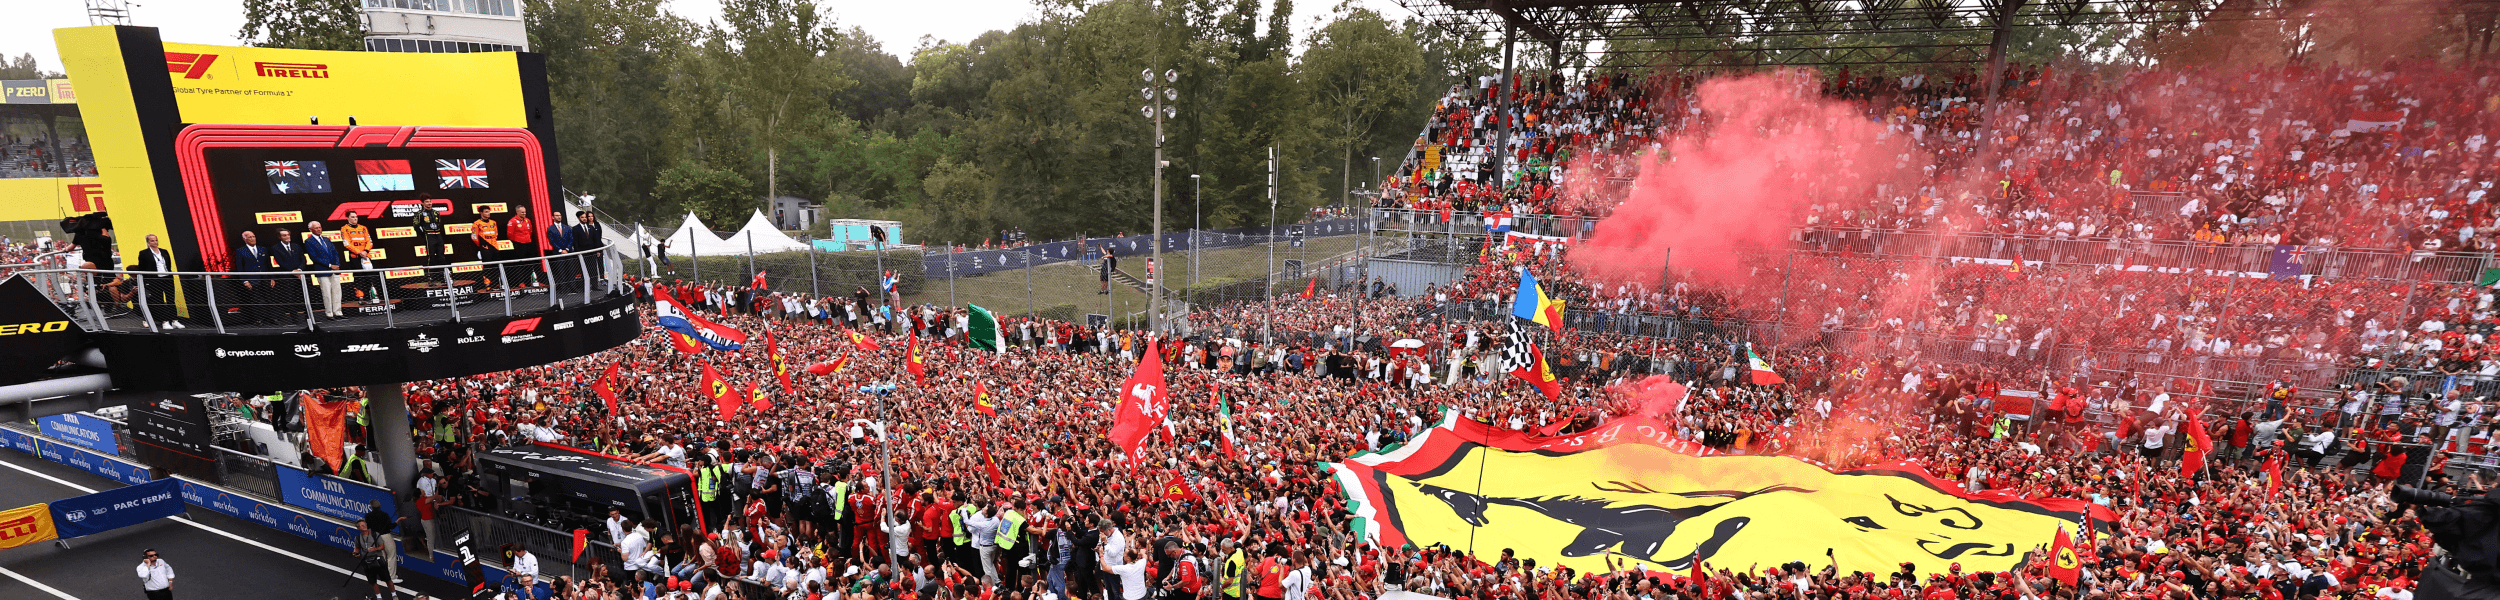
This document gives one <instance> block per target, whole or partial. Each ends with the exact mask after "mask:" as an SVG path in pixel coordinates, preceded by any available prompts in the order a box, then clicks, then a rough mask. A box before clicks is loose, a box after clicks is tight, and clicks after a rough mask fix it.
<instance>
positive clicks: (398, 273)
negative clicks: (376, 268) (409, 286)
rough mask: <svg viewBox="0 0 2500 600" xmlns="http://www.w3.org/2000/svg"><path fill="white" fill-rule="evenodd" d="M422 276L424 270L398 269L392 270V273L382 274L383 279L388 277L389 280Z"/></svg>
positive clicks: (384, 272)
mask: <svg viewBox="0 0 2500 600" xmlns="http://www.w3.org/2000/svg"><path fill="white" fill-rule="evenodd" d="M424 274H425V269H398V270H393V271H383V272H382V276H383V277H389V278H391V279H399V278H402V277H416V276H418V275H424Z"/></svg>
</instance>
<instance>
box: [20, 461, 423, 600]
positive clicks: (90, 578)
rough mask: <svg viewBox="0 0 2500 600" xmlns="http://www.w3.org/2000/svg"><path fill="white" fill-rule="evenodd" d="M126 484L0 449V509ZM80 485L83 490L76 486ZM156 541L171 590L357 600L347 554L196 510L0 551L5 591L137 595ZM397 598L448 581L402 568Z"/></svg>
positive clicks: (186, 595) (30, 599)
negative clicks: (147, 553)
mask: <svg viewBox="0 0 2500 600" xmlns="http://www.w3.org/2000/svg"><path fill="white" fill-rule="evenodd" d="M119 485H120V484H118V483H115V482H113V481H111V480H107V479H105V478H103V477H99V476H96V475H92V474H89V473H87V472H85V471H80V470H77V469H74V468H70V467H68V466H65V465H60V464H56V463H53V462H51V461H47V460H43V459H41V458H37V457H34V456H29V455H25V454H20V453H17V452H9V451H0V507H8V508H14V507H18V506H25V505H28V504H33V503H37V502H49V501H52V500H55V499H59V498H65V497H70V496H76V495H79V494H85V493H88V492H90V491H94V490H103V489H107V488H113V487H119ZM80 487H84V488H87V489H79V488H80ZM150 548H153V549H155V550H156V552H157V555H158V556H162V557H164V559H165V561H166V562H167V563H168V564H171V565H172V566H173V568H174V586H173V590H174V598H176V599H178V600H197V599H202V598H217V599H226V598H236V599H246V598H248V599H254V600H259V599H269V600H299V599H300V600H326V599H329V598H339V599H342V600H354V599H355V598H360V597H362V592H363V590H365V589H366V588H365V584H364V582H363V581H362V580H361V579H359V580H358V581H356V582H353V583H346V584H345V585H342V582H344V581H346V579H347V577H348V570H349V566H350V564H349V559H348V557H347V555H346V552H345V551H343V550H338V549H335V548H331V547H330V546H328V545H324V544H322V543H320V542H315V541H312V540H307V539H304V538H300V537H296V536H294V535H292V534H288V533H284V532H278V531H271V530H270V529H268V528H266V527H262V526H260V525H259V524H257V523H252V522H250V521H245V520H242V519H236V518H233V517H228V516H225V515H221V514H217V513H215V512H212V511H208V510H201V509H193V510H191V511H190V514H189V515H188V516H182V517H174V518H171V519H158V520H155V521H150V522H147V523H142V524H139V525H135V526H131V527H125V528H121V529H116V530H113V531H108V532H105V533H102V534H98V535H93V536H88V537H83V538H77V539H73V540H69V548H67V549H63V548H61V547H59V546H56V545H54V544H51V543H43V544H36V545H32V546H25V547H20V548H12V549H8V550H0V599H7V600H55V599H58V600H106V599H137V598H142V597H143V595H142V594H141V592H140V589H139V580H138V576H137V574H136V572H135V571H136V567H137V566H138V564H139V554H140V551H142V550H146V549H150ZM400 578H401V579H402V581H401V582H400V584H399V590H398V591H399V597H401V598H410V597H414V596H415V595H416V594H419V593H422V594H425V595H426V596H428V597H432V598H453V597H458V596H456V595H454V594H456V593H457V592H458V591H459V590H458V589H457V586H454V585H453V584H451V583H449V582H444V581H439V580H436V579H434V578H432V577H426V576H423V575H417V574H414V573H407V572H402V573H401V574H400Z"/></svg>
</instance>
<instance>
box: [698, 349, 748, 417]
mask: <svg viewBox="0 0 2500 600" xmlns="http://www.w3.org/2000/svg"><path fill="white" fill-rule="evenodd" d="M698 385H701V386H703V397H705V398H710V399H712V404H713V405H714V406H718V407H720V418H721V420H723V421H727V420H729V419H732V418H735V417H737V416H738V408H739V407H741V406H745V405H746V399H745V398H740V397H738V390H737V389H735V388H731V387H729V382H728V381H725V380H722V379H721V378H720V371H715V370H712V363H708V362H707V363H703V380H702V381H701V382H700V383H699V384H698Z"/></svg>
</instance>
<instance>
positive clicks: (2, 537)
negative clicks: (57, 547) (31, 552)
mask: <svg viewBox="0 0 2500 600" xmlns="http://www.w3.org/2000/svg"><path fill="white" fill-rule="evenodd" d="M59 537H61V532H60V529H58V528H55V527H53V526H52V506H51V505H49V504H29V505H26V506H20V507H17V508H12V509H8V510H0V550H7V549H10V548H16V547H18V546H24V545H27V544H40V543H44V542H49V541H52V540H53V539H55V538H59Z"/></svg>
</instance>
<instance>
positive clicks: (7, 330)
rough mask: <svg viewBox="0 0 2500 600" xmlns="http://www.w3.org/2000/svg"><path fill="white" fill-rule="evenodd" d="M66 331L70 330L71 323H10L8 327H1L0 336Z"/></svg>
mask: <svg viewBox="0 0 2500 600" xmlns="http://www.w3.org/2000/svg"><path fill="white" fill-rule="evenodd" d="M66 329H69V321H51V322H45V323H10V324H7V325H0V335H19V334H26V333H52V332H55V331H62V330H66Z"/></svg>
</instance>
